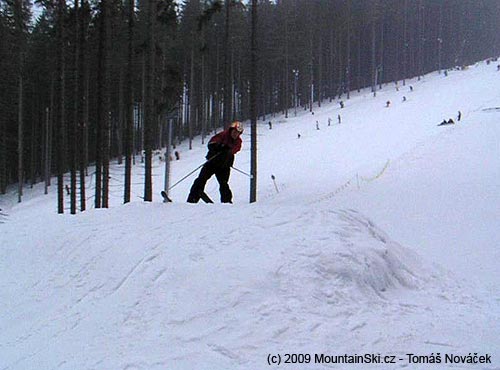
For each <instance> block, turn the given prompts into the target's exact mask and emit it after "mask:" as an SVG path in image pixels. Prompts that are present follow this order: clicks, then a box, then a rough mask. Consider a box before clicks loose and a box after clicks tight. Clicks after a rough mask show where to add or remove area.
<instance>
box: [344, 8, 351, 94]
mask: <svg viewBox="0 0 500 370" xmlns="http://www.w3.org/2000/svg"><path fill="white" fill-rule="evenodd" d="M346 53H347V58H346V68H345V81H346V90H347V99H350V98H351V0H347V51H346Z"/></svg>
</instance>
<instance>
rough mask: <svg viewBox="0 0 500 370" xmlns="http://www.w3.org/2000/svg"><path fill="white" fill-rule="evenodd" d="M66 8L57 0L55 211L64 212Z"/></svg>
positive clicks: (63, 0)
mask: <svg viewBox="0 0 500 370" xmlns="http://www.w3.org/2000/svg"><path fill="white" fill-rule="evenodd" d="M65 9H66V1H65V0H58V6H57V28H58V43H59V50H58V70H57V73H58V87H59V103H58V104H59V109H58V113H59V117H58V131H59V132H58V134H57V200H58V201H57V212H58V213H64V171H65V169H66V168H65V156H66V148H65V146H66V145H65V142H66V139H65V136H66V110H65V103H66V99H65V95H66V87H65V85H66V81H65V75H64V69H65V61H64V59H65V46H64V34H65V32H64V28H65V27H64V13H65Z"/></svg>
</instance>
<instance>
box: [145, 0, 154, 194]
mask: <svg viewBox="0 0 500 370" xmlns="http://www.w3.org/2000/svg"><path fill="white" fill-rule="evenodd" d="M155 4H156V2H155V0H148V10H147V15H146V16H147V30H146V35H147V36H146V45H147V47H146V50H147V51H146V66H145V67H146V70H145V72H146V89H145V98H144V100H145V110H144V151H145V179H144V200H145V201H146V202H151V201H153V179H152V176H153V174H152V159H153V158H152V157H153V153H152V147H153V137H152V136H153V132H152V131H153V127H154V125H155V122H156V114H155V107H154V97H153V91H154V84H155V82H154V81H155V80H154V56H155V53H154V47H155V37H154V36H155V35H154V20H155Z"/></svg>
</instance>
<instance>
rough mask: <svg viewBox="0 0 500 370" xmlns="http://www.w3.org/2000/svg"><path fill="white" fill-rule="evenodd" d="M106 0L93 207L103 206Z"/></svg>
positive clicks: (101, 34) (101, 27) (101, 28)
mask: <svg viewBox="0 0 500 370" xmlns="http://www.w3.org/2000/svg"><path fill="white" fill-rule="evenodd" d="M107 1H108V0H101V2H100V8H101V9H100V10H101V19H100V25H99V49H98V53H97V59H98V68H97V127H96V141H95V144H96V161H95V172H96V177H95V208H101V207H102V206H103V198H102V196H103V166H104V156H105V154H104V150H105V149H104V146H105V144H104V141H105V130H106V129H107V125H106V121H107V116H108V111H107V104H106V102H105V101H106V95H107V94H106V88H107V87H106V76H107V63H106V58H107V48H106V46H107V45H106V39H107V4H106V3H107Z"/></svg>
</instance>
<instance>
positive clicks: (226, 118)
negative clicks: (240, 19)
mask: <svg viewBox="0 0 500 370" xmlns="http://www.w3.org/2000/svg"><path fill="white" fill-rule="evenodd" d="M224 4H225V14H226V16H225V24H224V56H223V58H224V64H223V66H224V76H223V80H224V82H223V89H224V91H223V93H224V99H223V102H224V107H223V113H222V121H223V125H224V127H229V125H230V123H231V122H230V121H231V110H232V109H231V108H232V100H231V72H230V71H231V69H230V67H231V66H230V65H229V59H230V49H231V43H230V36H229V30H230V18H231V1H225V2H224Z"/></svg>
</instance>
